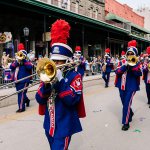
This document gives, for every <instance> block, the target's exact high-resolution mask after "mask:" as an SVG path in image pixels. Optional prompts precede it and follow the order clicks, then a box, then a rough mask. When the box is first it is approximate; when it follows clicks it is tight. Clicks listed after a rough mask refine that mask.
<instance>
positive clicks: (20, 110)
mask: <svg viewBox="0 0 150 150" xmlns="http://www.w3.org/2000/svg"><path fill="white" fill-rule="evenodd" d="M24 111H25V109H18V110H17V111H16V113H21V112H24Z"/></svg>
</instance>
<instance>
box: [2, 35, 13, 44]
mask: <svg viewBox="0 0 150 150" xmlns="http://www.w3.org/2000/svg"><path fill="white" fill-rule="evenodd" d="M11 39H12V35H11V32H3V33H0V44H2V43H6V42H9V41H11Z"/></svg>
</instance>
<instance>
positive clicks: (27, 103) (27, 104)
mask: <svg viewBox="0 0 150 150" xmlns="http://www.w3.org/2000/svg"><path fill="white" fill-rule="evenodd" d="M26 106H27V107H29V106H30V100H29V99H28V100H26Z"/></svg>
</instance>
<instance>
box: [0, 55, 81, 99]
mask: <svg viewBox="0 0 150 150" xmlns="http://www.w3.org/2000/svg"><path fill="white" fill-rule="evenodd" d="M78 65H80V61H75V62H69V63H65V64H62V65H58V66H56V65H55V63H54V62H53V61H52V60H49V59H48V58H42V59H41V60H39V62H38V64H37V68H36V72H37V73H35V74H32V75H30V76H27V77H25V78H22V79H20V80H17V81H14V82H12V83H8V84H6V85H4V86H1V87H0V89H1V88H3V87H6V86H8V85H10V84H14V83H19V82H20V81H23V80H25V79H28V78H30V77H33V76H36V75H38V76H40V74H41V73H45V74H46V76H47V77H48V78H49V79H50V80H49V81H46V82H45V83H52V82H53V81H54V80H55V79H56V74H57V69H62V71H63V72H65V71H68V70H71V69H74V68H75V67H77V66H78ZM67 66H68V68H67V69H65V67H67ZM43 82H44V81H43ZM37 84H39V82H36V83H35V84H31V85H29V86H28V87H26V88H23V89H21V90H19V91H16V92H14V93H11V94H9V95H6V96H4V97H2V98H0V101H2V100H3V99H6V98H8V97H11V96H13V95H15V94H18V93H20V92H22V91H24V90H27V89H28V88H30V87H33V86H35V85H37Z"/></svg>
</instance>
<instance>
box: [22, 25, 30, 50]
mask: <svg viewBox="0 0 150 150" xmlns="http://www.w3.org/2000/svg"><path fill="white" fill-rule="evenodd" d="M23 34H24V37H25V48H26V51H27V53H28V51H29V50H28V36H29V28H27V27H25V28H23Z"/></svg>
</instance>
